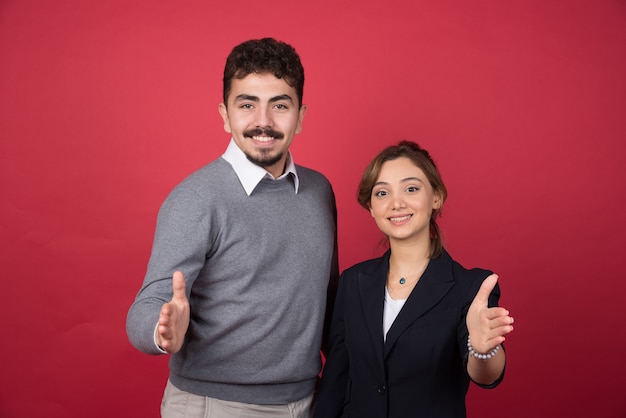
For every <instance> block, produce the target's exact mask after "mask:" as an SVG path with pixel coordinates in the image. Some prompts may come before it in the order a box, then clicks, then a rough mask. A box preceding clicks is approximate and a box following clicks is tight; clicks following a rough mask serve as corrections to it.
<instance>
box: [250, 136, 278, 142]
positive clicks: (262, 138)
mask: <svg viewBox="0 0 626 418" xmlns="http://www.w3.org/2000/svg"><path fill="white" fill-rule="evenodd" d="M252 139H254V140H255V141H259V142H269V141H272V140H273V139H274V137H271V136H253V137H252Z"/></svg>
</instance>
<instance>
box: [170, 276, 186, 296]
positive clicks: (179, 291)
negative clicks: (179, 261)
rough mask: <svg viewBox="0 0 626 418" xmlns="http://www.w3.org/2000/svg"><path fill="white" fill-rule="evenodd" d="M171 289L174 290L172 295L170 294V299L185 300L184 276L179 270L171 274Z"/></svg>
mask: <svg viewBox="0 0 626 418" xmlns="http://www.w3.org/2000/svg"><path fill="white" fill-rule="evenodd" d="M172 290H173V291H174V295H173V296H172V300H174V299H178V300H186V299H187V295H186V294H185V276H183V273H182V272H180V271H176V272H174V275H173V276H172Z"/></svg>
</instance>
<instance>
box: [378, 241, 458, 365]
mask: <svg viewBox="0 0 626 418" xmlns="http://www.w3.org/2000/svg"><path fill="white" fill-rule="evenodd" d="M453 285H454V278H453V276H452V271H451V259H450V256H449V255H448V254H447V253H446V252H445V251H444V252H443V254H441V256H439V257H437V258H436V259H434V260H431V261H430V263H429V264H428V267H427V268H426V270H425V271H424V273H423V274H422V277H421V278H420V280H419V281H418V282H417V284H416V285H415V288H414V289H413V291H412V292H411V294H410V295H409V297H408V299H407V300H406V303H405V304H404V306H403V307H402V310H400V313H399V314H398V317H397V318H396V320H395V321H394V323H393V325H392V326H391V328H390V329H389V332H387V340H386V342H385V345H384V355H385V357H386V356H387V355H388V354H389V352H390V351H391V349H392V348H393V346H394V344H395V343H396V341H397V340H398V338H399V337H400V335H401V334H402V333H403V332H404V331H405V330H406V329H407V328H408V327H409V326H410V325H411V324H412V323H413V322H415V320H416V319H418V318H419V317H421V316H422V315H424V314H425V313H426V312H428V311H429V310H430V309H431V308H432V307H433V306H435V305H437V303H439V301H440V300H441V299H442V298H443V297H444V296H445V295H446V294H447V293H448V292H449V291H450V289H451V288H452V286H453Z"/></svg>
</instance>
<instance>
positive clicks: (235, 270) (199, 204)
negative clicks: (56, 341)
mask: <svg viewBox="0 0 626 418" xmlns="http://www.w3.org/2000/svg"><path fill="white" fill-rule="evenodd" d="M297 172H298V177H299V180H300V186H299V190H298V193H295V191H294V185H293V179H292V177H291V175H290V176H287V177H286V178H284V179H280V180H272V179H264V180H262V181H261V182H260V183H259V185H258V186H257V187H256V188H255V189H254V191H253V192H252V193H251V195H250V196H248V195H247V194H246V193H245V191H244V189H243V187H242V186H241V184H240V182H239V179H238V177H237V175H236V174H235V172H234V171H233V169H232V167H231V166H230V164H229V163H228V162H226V161H225V160H224V159H223V158H219V159H217V160H215V161H213V162H212V163H210V164H209V165H207V166H205V167H203V168H202V169H200V170H198V171H197V172H195V173H193V174H192V175H190V176H189V177H188V178H187V179H185V180H184V181H183V182H182V183H181V184H179V185H178V186H177V187H176V188H175V189H174V190H173V191H172V192H171V193H170V195H169V196H168V198H167V199H166V200H165V202H164V203H163V205H162V207H161V210H160V212H159V217H158V221H157V228H156V233H155V238H154V245H153V249H152V255H151V257H150V261H149V263H148V269H147V273H146V276H145V280H144V283H143V285H142V288H141V290H140V291H139V293H138V295H137V298H136V300H135V302H134V304H133V305H132V307H131V309H130V311H129V313H128V319H127V332H128V336H129V339H130V341H131V343H132V344H133V345H134V346H135V347H137V348H138V349H139V350H141V351H144V352H146V353H151V354H157V353H158V350H157V348H156V347H155V345H154V340H153V335H154V329H155V325H156V323H157V320H158V315H159V310H160V308H161V305H162V304H163V303H165V302H167V301H169V300H170V298H171V295H172V281H171V277H172V273H173V272H174V271H176V270H181V271H182V272H183V273H184V274H185V278H186V281H187V294H188V295H189V301H190V305H191V322H190V326H189V330H188V333H187V338H186V341H185V343H184V345H183V348H182V350H181V351H180V352H179V353H177V354H174V355H172V356H171V359H170V379H171V380H172V382H173V383H174V384H175V385H176V386H177V387H178V388H180V389H182V390H185V391H188V392H191V393H195V394H198V395H204V396H211V397H216V398H220V399H223V400H230V401H238V402H246V403H256V404H278V403H287V402H292V401H295V400H298V399H301V398H303V397H305V396H308V395H310V394H311V393H312V392H313V389H314V385H315V382H316V378H317V375H318V373H319V371H320V366H321V364H320V356H319V349H320V344H321V337H322V323H323V319H324V309H325V298H326V289H327V285H328V281H329V277H330V275H331V273H332V272H331V270H333V269H336V264H334V265H333V261H334V262H335V263H336V248H335V244H336V209H335V200H334V196H333V192H332V189H331V186H330V184H329V183H328V181H327V180H326V178H325V177H324V176H322V175H321V174H319V173H317V172H315V171H313V170H310V169H307V168H305V167H301V166H297Z"/></svg>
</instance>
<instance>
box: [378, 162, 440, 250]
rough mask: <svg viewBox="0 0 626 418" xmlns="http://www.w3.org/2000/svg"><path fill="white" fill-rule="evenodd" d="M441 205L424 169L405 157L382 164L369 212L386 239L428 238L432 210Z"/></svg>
mask: <svg viewBox="0 0 626 418" xmlns="http://www.w3.org/2000/svg"><path fill="white" fill-rule="evenodd" d="M440 207H441V198H440V197H439V196H438V195H437V194H435V193H434V191H433V188H432V186H431V184H430V182H429V181H428V179H427V178H426V175H425V174H424V172H423V171H422V170H421V169H420V168H419V167H417V166H416V165H415V164H414V163H413V162H412V161H411V160H410V159H409V158H406V157H400V158H397V159H395V160H391V161H386V162H385V163H383V165H382V167H381V169H380V173H379V174H378V178H377V179H376V183H375V184H374V188H373V189H372V195H371V199H370V213H371V214H372V217H373V218H374V220H375V221H376V224H377V225H378V228H379V229H380V230H381V231H382V232H383V233H384V234H386V235H387V236H388V237H389V240H390V241H408V240H418V241H419V240H427V241H426V242H429V241H428V240H429V239H430V218H431V216H432V213H433V209H439V208H440Z"/></svg>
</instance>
